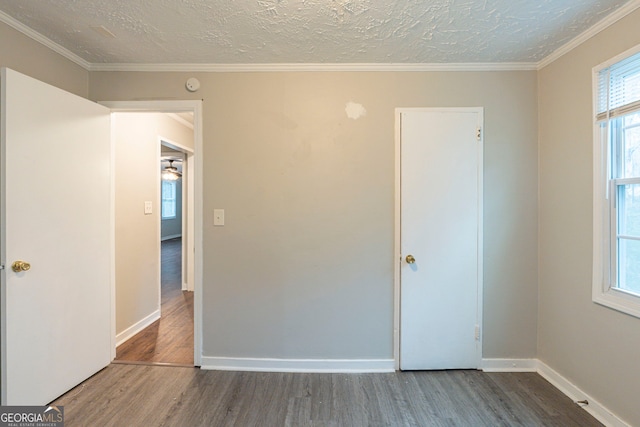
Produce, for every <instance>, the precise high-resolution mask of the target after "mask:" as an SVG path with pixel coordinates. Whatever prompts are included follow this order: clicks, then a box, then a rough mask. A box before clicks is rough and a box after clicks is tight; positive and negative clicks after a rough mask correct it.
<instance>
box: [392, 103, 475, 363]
mask: <svg viewBox="0 0 640 427" xmlns="http://www.w3.org/2000/svg"><path fill="white" fill-rule="evenodd" d="M398 120H400V152H401V156H400V162H401V164H400V179H401V181H400V182H401V184H400V193H401V194H400V197H401V201H400V250H401V261H400V263H401V264H400V295H401V296H400V368H401V369H403V370H416V369H463V368H477V367H478V366H479V360H480V352H479V351H480V343H479V324H480V321H479V297H480V294H479V293H480V289H481V286H480V285H481V277H482V258H481V245H482V243H481V241H482V223H481V212H482V209H481V206H482V173H481V172H482V141H481V138H480V136H479V135H480V134H479V129H481V125H482V109H481V108H469V109H403V110H400V111H399V117H398ZM414 259H415V261H414Z"/></svg>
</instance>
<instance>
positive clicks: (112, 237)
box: [109, 114, 118, 360]
mask: <svg viewBox="0 0 640 427" xmlns="http://www.w3.org/2000/svg"><path fill="white" fill-rule="evenodd" d="M109 122H110V124H109V132H110V135H109V138H110V143H109V144H110V153H111V154H110V157H109V160H110V161H109V185H110V187H111V189H110V192H109V193H110V194H109V197H110V200H109V205H110V206H109V215H110V218H109V244H110V256H111V262H110V264H111V266H110V269H109V274H110V276H111V277H110V279H109V285H110V286H111V292H110V299H111V300H110V301H109V305H110V307H111V308H110V312H111V319H110V320H111V326H110V328H111V331H110V332H111V339H110V346H111V360H114V359H115V358H116V347H117V346H118V344H117V340H116V331H117V328H116V203H115V200H116V162H115V161H114V159H115V158H116V144H114V141H113V135H114V123H113V120H112V117H111V114H109Z"/></svg>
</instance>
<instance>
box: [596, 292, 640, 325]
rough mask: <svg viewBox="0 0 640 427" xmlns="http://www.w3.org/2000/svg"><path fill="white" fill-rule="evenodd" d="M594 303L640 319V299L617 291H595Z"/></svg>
mask: <svg viewBox="0 0 640 427" xmlns="http://www.w3.org/2000/svg"><path fill="white" fill-rule="evenodd" d="M593 302H595V303H596V304H600V305H603V306H605V307H608V308H611V309H613V310H616V311H619V312H621V313H625V314H628V315H630V316H634V317H638V318H640V297H637V296H634V295H631V294H627V293H625V292H620V291H616V290H609V291H606V292H602V291H600V292H598V291H597V290H594V293H593Z"/></svg>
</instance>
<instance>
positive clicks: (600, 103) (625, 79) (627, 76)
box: [596, 53, 640, 121]
mask: <svg viewBox="0 0 640 427" xmlns="http://www.w3.org/2000/svg"><path fill="white" fill-rule="evenodd" d="M597 90H598V97H597V110H598V111H597V113H596V120H597V121H603V120H607V119H609V118H614V117H619V116H624V115H626V114H629V113H633V112H635V111H640V53H637V54H635V55H633V56H630V57H629V58H627V59H625V60H623V61H620V62H617V63H615V64H613V65H611V66H609V67H607V68H604V69H602V70H600V71H599V72H598V88H597Z"/></svg>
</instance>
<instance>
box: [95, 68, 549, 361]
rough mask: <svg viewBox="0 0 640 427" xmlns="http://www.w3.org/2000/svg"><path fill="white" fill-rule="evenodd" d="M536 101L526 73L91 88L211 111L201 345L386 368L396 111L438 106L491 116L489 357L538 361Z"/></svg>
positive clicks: (129, 76) (147, 82)
mask: <svg viewBox="0 0 640 427" xmlns="http://www.w3.org/2000/svg"><path fill="white" fill-rule="evenodd" d="M192 76H195V77H197V78H199V79H200V81H201V83H202V88H201V90H200V91H199V92H198V93H195V94H191V93H189V92H187V91H186V90H185V89H184V83H185V81H186V79H187V78H188V77H192ZM536 94H537V80H536V73H535V72H456V73H332V72H327V73H283V72H280V73H136V72H132V73H128V72H96V73H92V74H91V76H90V97H91V98H92V99H94V100H134V99H148V98H152V99H153V98H157V99H166V98H171V99H174V98H177V99H203V100H204V113H203V115H204V153H203V158H204V188H203V193H204V213H203V216H204V295H203V313H204V325H203V334H204V343H203V344H204V355H205V356H221V357H257V358H287V359H296V358H299V359H306V358H309V359H322V358H328V359H387V358H392V357H393V341H392V337H393V258H394V257H393V254H392V249H393V230H394V228H393V224H394V219H393V212H394V171H393V167H394V108H396V107H436V106H437V107H443V106H444V107H446V106H452V107H453V106H455V107H459V106H484V107H485V121H486V127H485V144H486V148H485V223H484V231H485V295H484V298H485V306H484V314H485V318H484V326H485V329H484V338H483V339H484V356H485V357H490V358H494V357H515V358H520V357H521V358H531V357H535V356H536V322H537V318H536V316H537V304H536V298H537V199H536V194H537V179H538V177H537V111H536V109H537V103H536V96H537V95H536ZM349 101H353V102H357V103H360V104H362V105H363V106H364V107H365V108H366V110H367V114H366V116H364V117H362V118H360V119H358V120H352V119H349V118H347V115H346V113H345V104H346V103H347V102H349ZM214 208H223V209H225V210H226V225H225V226H224V227H213V209H214Z"/></svg>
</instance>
